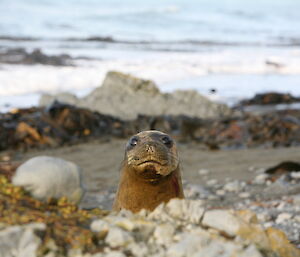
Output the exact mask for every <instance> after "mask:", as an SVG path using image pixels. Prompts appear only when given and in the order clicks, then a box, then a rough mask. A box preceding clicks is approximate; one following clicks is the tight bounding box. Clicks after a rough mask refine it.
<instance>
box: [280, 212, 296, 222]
mask: <svg viewBox="0 0 300 257" xmlns="http://www.w3.org/2000/svg"><path fill="white" fill-rule="evenodd" d="M292 216H293V215H292V214H290V213H287V212H283V213H280V214H279V215H278V216H277V218H276V223H277V224H280V223H283V222H285V221H286V220H289V219H291V218H292Z"/></svg>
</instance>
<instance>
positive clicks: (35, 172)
mask: <svg viewBox="0 0 300 257" xmlns="http://www.w3.org/2000/svg"><path fill="white" fill-rule="evenodd" d="M12 183H13V184H14V185H16V186H21V187H24V188H25V190H27V191H29V192H30V194H31V195H32V196H33V197H35V198H37V199H39V200H43V201H45V200H47V199H49V198H60V197H63V196H65V197H67V198H68V199H69V200H70V201H72V202H74V203H78V202H79V201H80V199H81V197H82V196H83V194H84V189H83V186H82V181H81V170H80V168H79V167H78V166H77V165H76V164H75V163H72V162H68V161H65V160H63V159H60V158H56V157H49V156H37V157H34V158H31V159H29V160H28V161H26V162H25V163H23V164H22V165H21V166H19V167H18V169H17V171H16V174H15V175H14V177H13V179H12Z"/></svg>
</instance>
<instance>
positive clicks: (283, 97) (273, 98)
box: [239, 92, 300, 106]
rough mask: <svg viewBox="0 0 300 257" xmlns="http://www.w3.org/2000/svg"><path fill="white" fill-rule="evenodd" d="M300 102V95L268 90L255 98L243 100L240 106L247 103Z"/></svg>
mask: <svg viewBox="0 0 300 257" xmlns="http://www.w3.org/2000/svg"><path fill="white" fill-rule="evenodd" d="M296 102H300V97H294V96H292V95H291V94H282V93H277V92H267V93H263V94H256V95H255V96H254V97H253V98H251V99H248V100H243V101H241V102H240V103H239V105H240V106H243V105H244V106H247V105H270V104H291V103H296Z"/></svg>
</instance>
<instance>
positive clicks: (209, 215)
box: [202, 210, 241, 236]
mask: <svg viewBox="0 0 300 257" xmlns="http://www.w3.org/2000/svg"><path fill="white" fill-rule="evenodd" d="M202 224H203V225H204V226H207V227H210V228H214V229H217V230H219V231H222V232H224V233H226V234H227V235H229V236H235V235H237V233H238V231H239V230H240V228H241V222H240V220H239V219H238V218H237V217H236V216H235V215H234V214H233V213H232V212H230V211H227V210H212V211H207V212H205V214H204V217H203V219H202Z"/></svg>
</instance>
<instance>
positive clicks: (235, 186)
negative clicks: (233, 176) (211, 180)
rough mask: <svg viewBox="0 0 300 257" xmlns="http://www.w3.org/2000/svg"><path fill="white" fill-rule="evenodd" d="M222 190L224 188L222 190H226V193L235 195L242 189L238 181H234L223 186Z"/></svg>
mask: <svg viewBox="0 0 300 257" xmlns="http://www.w3.org/2000/svg"><path fill="white" fill-rule="evenodd" d="M223 188H224V190H226V191H228V192H235V193H236V192H239V191H240V190H241V189H242V188H243V187H242V185H241V183H240V182H239V181H238V180H235V181H232V182H229V183H227V184H225V186H224V187H223Z"/></svg>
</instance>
